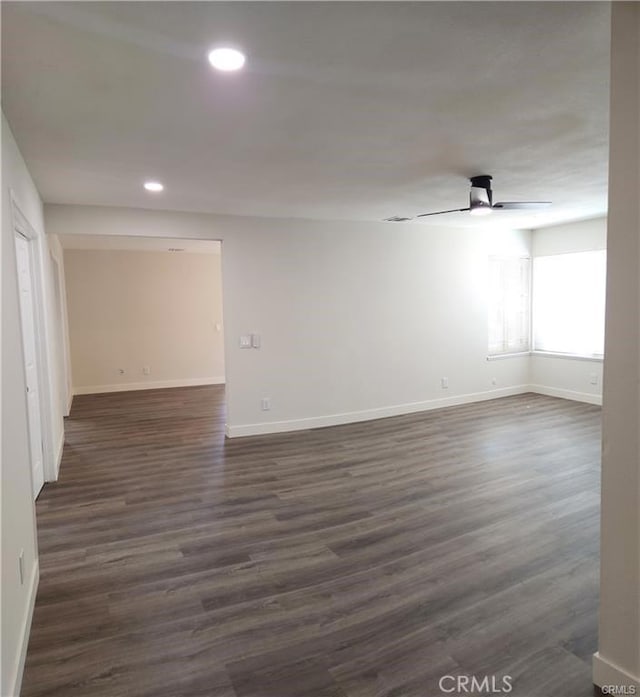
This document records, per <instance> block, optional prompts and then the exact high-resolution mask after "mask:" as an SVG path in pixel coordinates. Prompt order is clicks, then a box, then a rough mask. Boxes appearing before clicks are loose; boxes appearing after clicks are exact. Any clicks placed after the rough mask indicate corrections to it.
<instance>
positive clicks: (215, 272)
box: [64, 249, 224, 394]
mask: <svg viewBox="0 0 640 697" xmlns="http://www.w3.org/2000/svg"><path fill="white" fill-rule="evenodd" d="M64 262H65V273H66V287H67V301H68V305H67V306H68V315H69V332H70V342H71V363H72V372H73V390H74V392H75V393H76V394H87V393H94V392H113V391H120V390H126V389H148V388H153V387H173V386H178V385H204V384H213V383H222V382H224V347H223V332H222V321H223V320H222V278H221V266H220V255H219V254H194V253H189V252H179V253H171V252H166V251H164V252H160V251H158V252H150V251H122V250H113V251H106V250H93V251H88V250H79V249H67V250H65V253H64ZM145 366H146V367H149V368H150V370H151V372H150V374H149V375H145V374H144V372H143V368H144V367H145ZM121 369H122V370H124V371H125V372H124V374H120V370H121Z"/></svg>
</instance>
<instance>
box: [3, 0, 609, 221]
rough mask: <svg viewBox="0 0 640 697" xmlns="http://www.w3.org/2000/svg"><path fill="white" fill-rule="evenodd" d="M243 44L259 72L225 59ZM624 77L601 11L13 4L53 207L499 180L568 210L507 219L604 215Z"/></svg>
mask: <svg viewBox="0 0 640 697" xmlns="http://www.w3.org/2000/svg"><path fill="white" fill-rule="evenodd" d="M226 42H232V43H235V44H237V45H239V46H240V47H242V48H243V49H244V50H245V52H246V54H247V67H246V69H245V70H244V71H242V72H241V73H235V74H220V73H215V72H214V71H213V70H212V69H211V68H210V67H209V65H208V63H207V62H206V54H207V51H208V49H209V48H210V47H211V46H213V45H215V44H219V43H226ZM608 80H609V8H608V5H607V4H605V3H599V2H586V3H582V2H558V3H555V2H541V3H527V2H523V3H520V2H497V3H492V2H470V3H463V2H442V3H436V2H424V3H421V2H416V3H405V2H390V3H387V2H372V3H369V2H353V3H351V2H344V3H342V2H327V3H316V2H288V3H287V2H264V3H262V2H257V3H254V2H139V3H136V2H131V3H130V2H112V3H101V2H78V3H74V2H70V3H57V2H43V3H38V2H26V3H24V2H19V3H12V2H3V3H2V101H3V109H4V111H5V114H6V115H7V118H8V120H9V122H10V124H11V127H12V130H13V131H14V134H15V136H16V139H17V141H18V144H19V146H20V148H21V150H22V152H23V155H24V156H25V159H26V160H27V163H28V166H29V168H30V170H31V172H32V174H33V176H34V179H35V181H36V184H37V186H38V188H39V190H40V192H41V194H42V196H43V198H44V200H45V201H47V202H55V203H80V204H100V205H118V206H136V207H145V208H163V209H175V210H190V211H205V212H218V213H230V214H239V215H264V216H278V217H304V218H317V219H359V220H381V219H383V218H386V217H388V216H391V215H394V214H399V215H408V216H412V215H415V214H417V213H421V212H427V211H431V210H441V209H448V208H456V207H463V206H466V205H468V203H467V202H468V182H467V181H466V178H467V177H469V176H471V175H474V174H484V173H487V174H492V175H493V176H494V198H495V200H503V201H504V200H506V201H510V200H519V199H520V200H522V199H533V200H536V199H538V200H540V199H552V200H553V201H554V206H553V208H552V209H550V210H549V211H545V212H540V213H537V214H536V215H534V216H532V215H531V214H529V215H521V214H514V213H496V214H495V215H494V216H493V218H492V219H495V221H496V224H499V223H503V224H505V225H508V226H511V227H534V226H539V225H545V224H551V223H554V222H561V221H566V220H571V219H579V218H587V217H593V216H596V215H601V214H603V213H604V212H605V210H606V189H607V143H608V89H609V88H608ZM150 177H154V178H158V179H160V180H161V181H163V182H164V183H165V186H166V190H165V191H164V192H163V193H162V194H160V195H155V196H154V195H150V194H148V193H147V192H145V191H144V190H143V189H142V182H143V181H144V180H145V179H147V178H150ZM423 222H425V223H426V224H430V223H431V224H437V225H443V224H445V225H448V224H450V225H461V224H462V225H467V224H475V220H474V219H473V218H472V217H471V216H469V215H468V214H452V215H449V216H438V217H435V218H429V219H426V220H424V221H423ZM484 222H485V223H486V221H484Z"/></svg>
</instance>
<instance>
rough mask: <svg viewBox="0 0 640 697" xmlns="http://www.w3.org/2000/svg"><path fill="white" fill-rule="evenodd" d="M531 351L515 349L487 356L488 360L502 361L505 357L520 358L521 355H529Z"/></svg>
mask: <svg viewBox="0 0 640 697" xmlns="http://www.w3.org/2000/svg"><path fill="white" fill-rule="evenodd" d="M530 355H531V351H517V352H515V353H494V354H492V355H491V356H487V360H488V361H502V360H504V359H505V358H522V357H523V356H530Z"/></svg>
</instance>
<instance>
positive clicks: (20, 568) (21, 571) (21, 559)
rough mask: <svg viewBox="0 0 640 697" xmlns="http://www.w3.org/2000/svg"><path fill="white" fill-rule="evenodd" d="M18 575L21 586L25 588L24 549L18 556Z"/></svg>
mask: <svg viewBox="0 0 640 697" xmlns="http://www.w3.org/2000/svg"><path fill="white" fill-rule="evenodd" d="M18 574H19V576H20V585H21V586H24V549H21V550H20V555H19V556H18Z"/></svg>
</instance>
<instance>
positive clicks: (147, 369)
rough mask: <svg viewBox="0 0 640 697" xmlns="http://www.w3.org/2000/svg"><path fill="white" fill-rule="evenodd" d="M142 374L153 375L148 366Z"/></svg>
mask: <svg viewBox="0 0 640 697" xmlns="http://www.w3.org/2000/svg"><path fill="white" fill-rule="evenodd" d="M142 374H143V375H151V368H150V367H149V366H148V365H145V367H144V368H143V369H142Z"/></svg>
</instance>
